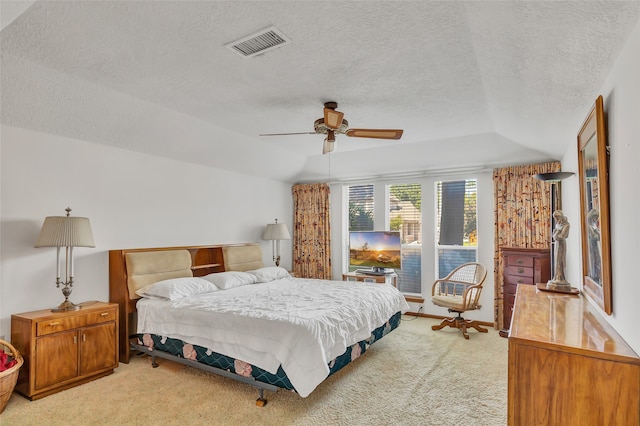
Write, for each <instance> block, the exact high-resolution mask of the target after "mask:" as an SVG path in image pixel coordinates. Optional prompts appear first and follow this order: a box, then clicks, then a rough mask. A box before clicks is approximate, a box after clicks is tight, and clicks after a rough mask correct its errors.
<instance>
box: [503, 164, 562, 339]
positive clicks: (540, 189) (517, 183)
mask: <svg viewBox="0 0 640 426" xmlns="http://www.w3.org/2000/svg"><path fill="white" fill-rule="evenodd" d="M559 171H560V163H559V162H557V161H556V162H551V163H542V164H531V165H526V166H512V167H505V168H502V169H494V170H493V188H494V190H493V192H494V200H495V202H496V207H495V253H494V255H493V263H494V282H495V297H494V301H495V303H494V324H495V327H496V328H497V329H502V328H503V326H504V325H503V324H502V322H503V318H504V317H503V315H502V306H503V305H502V302H503V295H502V252H501V247H524V248H543V249H544V248H550V242H551V213H552V212H551V185H550V184H549V183H547V182H544V181H541V180H538V179H535V178H534V177H533V175H535V174H538V173H551V172H559Z"/></svg>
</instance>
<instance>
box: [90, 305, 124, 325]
mask: <svg viewBox="0 0 640 426" xmlns="http://www.w3.org/2000/svg"><path fill="white" fill-rule="evenodd" d="M117 316H118V314H117V311H116V310H115V309H113V308H110V309H105V310H103V311H98V312H91V313H90V314H87V317H88V322H87V323H88V324H99V323H103V322H109V321H115V320H116V317H117Z"/></svg>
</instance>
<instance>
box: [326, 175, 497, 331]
mask: <svg viewBox="0 0 640 426" xmlns="http://www.w3.org/2000/svg"><path fill="white" fill-rule="evenodd" d="M452 179H477V181H478V198H477V200H476V202H477V209H478V216H477V218H478V262H480V263H481V264H483V265H485V267H486V268H487V279H486V280H485V283H484V287H483V290H482V295H481V299H480V300H481V302H480V303H481V305H482V307H481V309H479V310H477V311H474V312H468V313H467V314H466V315H465V318H468V319H475V320H479V321H486V322H491V323H492V322H493V312H494V308H493V299H494V280H493V269H494V268H493V247H494V232H493V229H494V226H493V224H494V201H493V178H492V173H491V172H484V173H476V174H464V175H460V174H456V175H438V176H428V177H419V178H413V179H409V180H406V181H384V183H420V184H421V185H422V276H421V278H422V297H423V298H424V299H425V302H424V303H423V304H422V307H423V308H422V311H421V313H425V314H430V315H440V316H449V313H448V312H447V310H446V309H445V308H441V307H439V306H435V305H434V304H433V303H431V287H432V284H433V282H434V280H435V279H436V258H435V256H436V250H435V232H434V229H435V202H434V200H435V195H434V190H435V183H436V182H438V181H442V180H452ZM367 183H369V182H367ZM384 183H383V184H381V185H376V191H377V192H376V194H375V197H376V199H379V198H380V199H385V197H384V193H383V191H381V188H384ZM347 193H348V186H343V185H342V184H333V185H332V186H331V240H332V244H331V258H332V269H333V279H337V280H340V279H342V272H343V271H344V270H346V268H347V264H346V262H347V259H346V251H347V241H346V240H345V239H344V235H346V232H347V230H348V221H347V218H346V217H345V215H344V211H343V208H344V206H345V205H346V203H347V202H348V197H347ZM374 220H375V223H376V225H375V227H376V229H384V226H383V219H382V218H380V216H378V215H376V217H375V218H374ZM378 225H380V226H378ZM409 305H410V306H411V310H412V311H413V312H416V311H417V310H418V308H419V306H420V304H418V303H410V304H409Z"/></svg>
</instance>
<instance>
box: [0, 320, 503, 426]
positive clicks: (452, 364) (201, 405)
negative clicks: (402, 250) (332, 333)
mask: <svg viewBox="0 0 640 426" xmlns="http://www.w3.org/2000/svg"><path fill="white" fill-rule="evenodd" d="M437 323H439V321H436V320H433V319H429V318H417V319H416V318H415V317H403V321H402V323H401V325H400V327H398V328H397V329H396V330H394V331H393V332H392V333H390V334H389V335H387V336H386V337H385V338H384V339H382V340H380V341H378V342H376V343H375V344H373V345H372V346H371V347H370V348H369V349H368V350H367V352H366V353H365V354H364V355H363V356H362V357H361V358H360V359H357V360H355V361H354V362H352V363H351V364H349V365H347V366H346V367H345V368H343V369H342V370H340V371H339V372H338V373H336V374H334V375H333V376H331V377H329V378H328V379H327V380H326V381H325V382H324V383H322V384H321V385H320V386H319V387H318V388H316V389H315V390H314V391H313V392H312V393H311V395H309V396H308V397H307V398H301V397H299V396H298V395H297V394H296V393H294V392H289V391H278V392H265V396H266V398H267V399H268V404H267V405H266V406H265V407H262V408H261V407H257V406H256V405H255V400H256V399H257V397H258V391H257V390H256V389H255V388H253V387H251V386H249V385H246V384H242V383H239V382H236V381H233V380H231V379H227V378H223V377H220V376H216V375H213V374H209V373H204V372H201V371H198V370H196V369H193V368H190V367H185V366H182V365H180V364H176V363H171V362H168V361H164V362H163V360H159V363H161V366H160V367H159V368H152V367H151V366H150V360H149V358H147V357H145V356H134V357H133V359H132V361H131V362H130V363H129V364H120V366H119V367H118V368H117V369H116V370H115V372H114V374H112V375H110V376H107V377H104V378H101V379H98V380H95V381H92V382H90V383H87V384H84V385H81V386H78V387H75V388H72V389H69V390H66V391H63V392H60V393H57V394H54V395H50V396H48V397H45V398H43V399H40V400H38V401H28V400H27V399H25V398H23V397H22V396H20V395H18V394H16V393H14V394H13V396H12V397H11V399H10V400H9V403H8V405H7V407H6V409H5V411H4V413H3V414H2V415H0V424H2V425H42V424H48V425H125V424H127V425H149V424H190V425H194V424H209V425H241V424H254V425H256V424H259V425H347V424H348V425H483V426H487V425H489V426H494V425H495V426H499V425H505V424H506V423H507V339H504V338H501V337H499V335H498V333H497V331H495V330H489V333H477V332H475V331H473V330H472V331H470V332H469V335H470V339H469V340H465V339H464V338H463V337H462V336H461V335H460V332H459V331H458V330H455V329H451V328H449V329H443V330H439V331H432V330H431V326H432V325H433V324H437Z"/></svg>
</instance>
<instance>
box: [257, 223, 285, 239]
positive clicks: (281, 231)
mask: <svg viewBox="0 0 640 426" xmlns="http://www.w3.org/2000/svg"><path fill="white" fill-rule="evenodd" d="M262 239H263V240H290V239H291V236H290V235H289V230H288V229H287V225H285V224H284V223H269V224H267V227H266V228H265V229H264V233H263V234H262Z"/></svg>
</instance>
